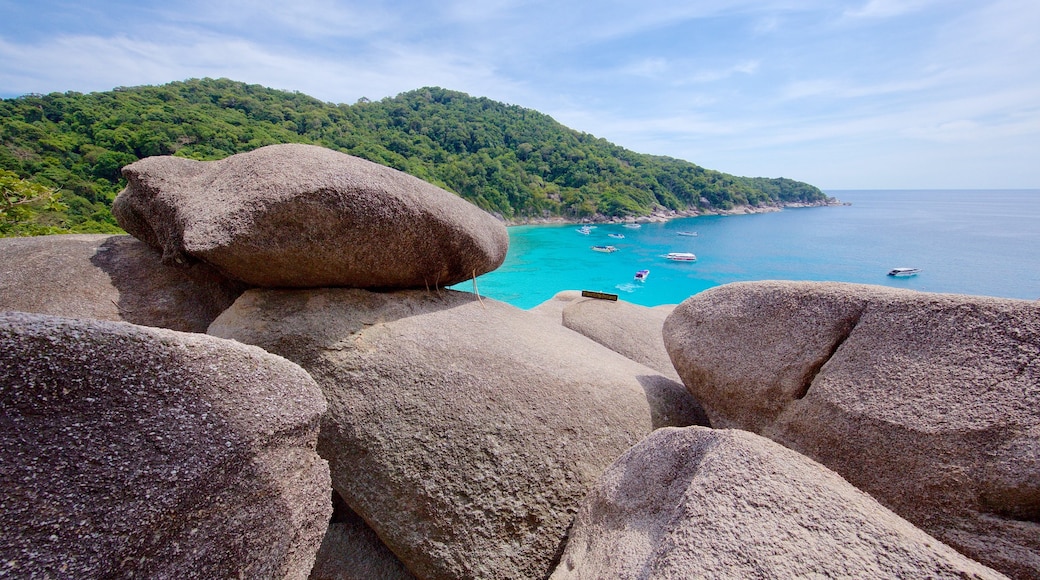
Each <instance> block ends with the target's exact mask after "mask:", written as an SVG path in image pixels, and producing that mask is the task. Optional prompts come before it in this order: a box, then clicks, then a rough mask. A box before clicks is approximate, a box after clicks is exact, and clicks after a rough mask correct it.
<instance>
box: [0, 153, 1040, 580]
mask: <svg viewBox="0 0 1040 580" xmlns="http://www.w3.org/2000/svg"><path fill="white" fill-rule="evenodd" d="M124 174H125V175H127V177H128V181H129V184H128V186H127V189H126V190H125V191H124V192H122V193H121V194H120V196H119V198H118V200H117V203H116V206H115V207H116V209H115V211H114V214H115V215H116V216H117V219H119V221H120V224H121V225H122V227H123V228H124V229H125V230H126V231H128V232H130V233H131V234H132V235H119V236H108V235H67V236H43V237H39V238H20V239H18V238H16V239H0V272H2V273H3V276H2V277H0V402H2V408H0V409H2V415H0V486H2V487H3V489H4V493H5V496H4V500H3V501H2V502H0V576H5V575H6V576H10V577H19V578H22V577H24V578H49V577H62V578H64V577H75V578H112V577H147V578H178V579H180V578H189V579H195V578H198V579H210V578H233V577H246V578H272V579H274V578H279V579H280V578H292V579H304V578H310V579H314V580H333V579H335V580H347V579H357V580H361V579H369V578H389V579H415V578H418V579H423V580H426V579H436V580H439V579H445V580H447V579H458V578H480V579H484V578H488V579H529V578H551V579H554V580H571V579H590V580H591V579H599V578H621V579H637V578H639V579H646V578H649V579H657V578H661V579H664V578H687V577H690V578H699V577H710V578H748V577H776V578H790V577H859V578H866V577H869V578H951V579H952V578H1009V577H1010V578H1022V579H1025V578H1036V577H1038V576H1040V510H1038V507H1037V506H1040V455H1038V453H1037V450H1038V449H1040V409H1038V408H1037V405H1036V404H1035V402H1036V400H1037V396H1038V395H1040V366H1038V363H1037V361H1040V304H1038V303H1034V302H1030V301H1024V300H1011V299H997V298H985V297H977V296H959V295H948V294H929V293H921V292H913V291H908V290H895V289H890V288H883V287H876V286H866V285H856V284H839V283H823V282H784V281H763V282H749V283H740V284H729V285H725V286H721V287H718V288H713V289H711V290H708V291H705V292H702V293H700V294H697V295H695V296H691V297H690V298H689V299H687V300H685V301H683V302H682V303H681V304H679V305H674V306H667V307H657V308H646V307H642V306H637V305H634V304H629V303H626V302H624V301H610V300H600V299H595V298H588V297H583V296H582V295H581V293H580V292H577V291H567V292H562V293H560V294H559V295H557V296H556V297H554V298H553V299H552V300H549V301H547V302H546V303H544V304H542V305H540V306H538V307H536V308H534V309H532V310H521V309H518V308H515V307H513V306H510V305H508V304H504V303H501V302H497V301H495V300H490V299H487V298H482V297H480V296H479V295H476V294H470V293H465V292H458V291H453V290H449V289H447V288H446V286H447V285H450V284H454V283H457V282H459V281H462V280H466V279H469V278H470V277H476V276H479V275H480V274H482V273H485V272H488V271H491V270H494V269H495V268H497V267H498V266H499V265H500V264H501V263H502V260H503V259H504V256H505V252H506V249H507V245H508V236H507V233H506V226H505V224H503V223H502V222H501V220H498V219H496V218H494V217H493V216H490V215H489V214H487V213H485V212H483V211H482V210H480V209H479V208H477V207H476V206H473V205H471V204H468V203H467V202H461V200H459V198H458V197H457V196H454V195H453V194H451V193H449V192H446V191H444V190H440V189H438V188H436V187H434V186H432V185H430V184H427V183H425V182H421V181H419V180H417V179H415V178H412V177H409V176H406V175H404V174H398V173H396V172H393V171H392V170H389V171H388V170H386V168H384V167H382V166H377V165H375V164H370V163H368V162H364V161H361V160H359V159H356V158H352V157H350V156H347V155H344V154H342V153H336V152H331V151H329V150H325V149H322V148H319V147H314V146H309V145H275V146H270V147H264V148H261V149H257V150H255V151H253V152H250V153H245V154H241V155H236V156H233V157H229V158H227V159H225V160H221V161H214V162H194V161H188V160H183V159H179V160H173V159H172V158H151V159H145V160H142V161H139V162H137V163H134V164H132V165H130V166H127V167H126V168H124ZM460 202H461V203H460ZM778 209H779V208H751V209H743V210H737V211H744V212H758V211H778ZM676 213H677V212H676ZM702 215H703V214H702ZM671 217H679V216H678V215H672V214H667V213H666V214H664V215H659V216H647V217H646V218H641V219H646V220H655V219H660V220H665V219H670V218H671ZM359 265H360V266H361V267H359Z"/></svg>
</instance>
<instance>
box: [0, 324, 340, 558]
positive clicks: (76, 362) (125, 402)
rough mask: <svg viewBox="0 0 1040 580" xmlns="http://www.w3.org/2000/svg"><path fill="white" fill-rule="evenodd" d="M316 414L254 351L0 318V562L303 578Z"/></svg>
mask: <svg viewBox="0 0 1040 580" xmlns="http://www.w3.org/2000/svg"><path fill="white" fill-rule="evenodd" d="M325 408H326V404H325V400H324V398H323V397H322V394H321V391H320V390H319V389H318V387H317V386H316V385H315V384H314V381H313V380H312V379H311V378H310V376H308V375H307V373H306V372H304V371H303V370H302V369H300V367H298V366H297V365H295V364H292V363H290V362H289V361H287V360H285V359H283V358H281V357H277V356H274V355H271V354H269V353H266V352H264V351H262V350H260V349H259V348H256V347H252V346H246V345H241V344H237V343H234V342H231V341H224V340H220V339H216V338H213V337H210V336H206V335H203V334H188V333H180V332H174V331H169V330H161V329H152V328H146V327H142V326H135V325H131V324H126V323H121V322H102V321H93V320H75V319H67V318H57V317H52V316H46V315H39V314H25V313H3V314H0V409H2V415H0V489H2V490H3V498H2V500H0V557H2V562H0V566H2V568H0V569H2V570H3V573H4V574H10V575H11V576H12V577H19V578H129V577H131V576H133V577H135V578H178V579H181V578H199V579H209V578H237V577H247V578H306V577H307V575H308V573H309V572H310V569H311V566H312V565H313V562H314V554H315V553H316V552H317V550H318V546H319V545H320V543H321V539H322V536H323V534H324V532H325V529H326V527H327V525H328V521H329V516H330V515H331V511H332V510H331V503H330V501H329V498H330V490H331V483H330V480H329V471H328V464H327V463H326V462H325V461H324V460H323V459H321V458H320V457H319V456H318V455H317V453H316V452H315V450H314V447H315V444H316V440H317V435H318V426H319V419H320V416H321V414H322V413H323V412H324V410H325Z"/></svg>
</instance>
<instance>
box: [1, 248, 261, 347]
mask: <svg viewBox="0 0 1040 580" xmlns="http://www.w3.org/2000/svg"><path fill="white" fill-rule="evenodd" d="M160 257H161V256H160V255H159V253H158V252H156V251H155V250H153V249H152V248H150V247H148V246H147V245H146V244H144V243H143V242H140V241H138V240H135V239H134V238H132V237H130V236H110V235H77V234H72V235H61V236H39V237H33V238H0V311H2V310H16V311H20V312H35V313H38V314H51V315H54V316H64V317H69V318H91V319H95V320H113V321H120V320H121V321H126V322H132V323H134V324H140V325H143V326H155V327H159V328H169V329H171V330H180V331H185V332H205V331H206V327H208V326H209V323H210V322H213V319H214V318H216V317H217V315H218V314H220V313H221V312H223V311H224V309H225V308H227V307H228V306H231V303H232V302H234V301H235V298H238V295H239V294H241V293H242V291H243V290H244V289H245V288H246V286H245V285H244V284H242V283H241V282H234V281H232V280H228V279H227V278H224V277H223V276H221V275H219V274H218V273H217V272H216V270H214V269H213V268H211V267H209V266H207V265H205V264H194V265H190V266H189V265H183V266H177V265H164V264H162V263H161V261H160Z"/></svg>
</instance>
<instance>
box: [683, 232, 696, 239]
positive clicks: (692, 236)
mask: <svg viewBox="0 0 1040 580" xmlns="http://www.w3.org/2000/svg"><path fill="white" fill-rule="evenodd" d="M679 235H680V236H689V237H691V238H696V237H697V232H679Z"/></svg>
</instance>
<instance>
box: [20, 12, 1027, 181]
mask: <svg viewBox="0 0 1040 580" xmlns="http://www.w3.org/2000/svg"><path fill="white" fill-rule="evenodd" d="M0 13H3V14H4V16H5V18H4V19H2V20H0V95H3V96H13V95H17V94H21V93H25V92H50V91H65V90H76V91H83V92H86V91H99V90H109V89H111V88H112V87H115V86H120V85H138V84H162V83H166V82H169V81H173V80H181V79H186V78H193V77H202V76H209V77H227V78H231V79H235V80H240V81H245V82H250V83H257V84H262V85H265V86H270V87H274V88H279V89H289V90H298V91H301V92H304V93H307V94H310V95H313V96H315V97H317V98H319V99H322V100H325V101H332V102H353V101H354V100H356V99H357V98H359V97H361V96H365V97H369V98H373V99H377V98H382V97H385V96H392V95H395V94H397V93H399V92H402V91H406V90H410V89H414V88H418V87H421V86H425V85H437V86H442V87H446V88H450V89H455V90H461V91H465V92H468V93H470V94H474V95H480V96H488V97H490V98H493V99H497V100H501V101H506V102H510V103H515V104H520V105H523V106H525V107H530V108H534V109H537V110H540V111H543V112H545V113H547V114H550V115H552V116H553V117H555V118H557V119H558V120H560V121H561V122H563V123H565V124H567V125H569V126H571V127H573V128H575V129H578V130H581V131H586V132H589V133H593V134H595V135H597V136H599V137H605V138H607V139H609V140H611V141H614V142H616V143H618V144H620V145H622V146H625V147H629V148H631V149H635V150H638V151H646V152H651V153H657V154H664V155H672V156H675V157H681V158H686V159H690V160H691V161H694V162H697V163H700V164H702V165H705V166H708V167H712V163H714V162H717V163H719V164H720V165H719V166H718V168H719V169H722V170H729V171H732V172H739V173H742V174H747V175H755V174H787V175H798V176H799V177H800V178H802V179H806V180H809V181H814V180H816V179H817V177H816V176H820V177H821V178H825V179H826V180H832V181H831V182H830V183H831V184H835V183H837V182H839V181H840V182H841V183H840V184H841V185H856V183H857V180H863V182H864V184H867V181H868V180H875V179H878V176H879V174H883V173H885V172H886V171H887V169H886V167H887V166H889V165H891V166H895V165H899V166H900V167H901V168H902V169H901V170H900V171H899V172H896V171H893V175H895V174H896V173H898V174H899V177H900V178H905V177H906V176H909V175H912V174H916V175H917V176H918V177H916V178H915V179H917V180H918V181H916V182H915V183H905V184H903V185H905V186H908V187H913V186H928V182H929V180H932V181H935V182H938V181H939V180H941V179H946V178H947V173H948V172H951V171H956V172H964V173H967V172H970V171H972V170H975V171H979V169H978V168H977V167H976V165H975V162H973V161H971V160H972V159H984V158H985V159H989V160H990V161H991V162H992V163H994V164H995V165H993V167H997V168H999V171H1002V172H1004V173H1006V174H1007V175H1016V176H1018V177H1019V178H1022V177H1023V176H1032V177H1030V179H1032V180H1033V181H1032V182H1031V183H1023V184H1021V185H1022V186H1028V185H1033V186H1037V185H1040V169H1036V168H1035V165H1036V163H1035V159H1036V158H1037V157H1040V113H1038V109H1040V105H1038V104H1037V103H1040V35H1037V34H1036V30H1040V3H1037V2H1035V0H992V1H987V2H975V1H974V0H943V1H942V2H940V1H939V0H842V1H841V2H839V3H835V2H832V1H831V0H694V1H691V2H679V3H677V2H674V1H673V0H638V1H637V0H601V1H596V2H592V1H590V0H575V1H573V2H558V1H556V0H444V1H442V2H423V1H420V0H392V1H385V0H382V1H380V0H377V1H371V0H365V1H362V0H299V1H297V2H292V3H285V2H281V1H278V0H255V1H248V2H247V1H246V0H227V1H222V2H213V1H212V0H185V1H184V2H180V3H176V4H169V3H160V2H158V1H157V0H98V1H97V2H89V3H85V2H79V3H71V2H68V1H67V0H34V1H33V3H32V4H31V6H30V5H28V4H24V3H20V2H17V1H16V0H0ZM113 15H118V18H115V17H113ZM996 152H999V154H998V153H996ZM944 156H945V157H944ZM998 157H999V159H998ZM857 159H859V160H870V162H869V163H867V162H861V163H860V165H857V161H856V160H857ZM906 159H915V160H918V161H919V162H918V163H916V164H910V163H908V162H906V161H905V160H906ZM950 159H957V160H958V161H957V163H956V164H955V166H954V167H952V168H951V163H950V161H949V160H950ZM1022 159H1028V161H1018V160H1022ZM1016 162H1020V163H1021V164H1022V165H1023V167H1025V166H1028V169H1021V170H1016V169H1015V168H1014V167H1012V166H1011V165H1010V164H1013V163H1016ZM785 168H787V169H785ZM996 171H998V170H989V171H984V173H988V174H991V175H993V174H995V172H996ZM839 172H845V173H844V175H845V176H844V177H842V175H843V174H841V173H839ZM839 178H840V179H839Z"/></svg>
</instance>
